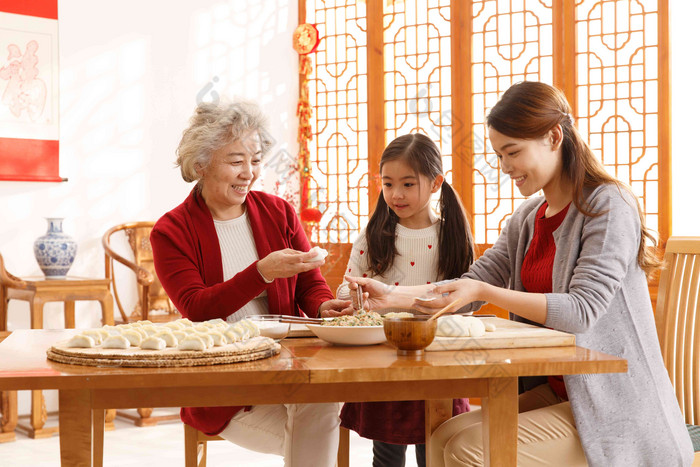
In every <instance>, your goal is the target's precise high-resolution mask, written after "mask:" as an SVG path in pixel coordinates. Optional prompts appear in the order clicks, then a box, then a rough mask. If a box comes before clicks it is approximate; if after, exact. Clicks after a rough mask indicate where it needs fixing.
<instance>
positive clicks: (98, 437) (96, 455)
mask: <svg viewBox="0 0 700 467" xmlns="http://www.w3.org/2000/svg"><path fill="white" fill-rule="evenodd" d="M92 439H93V443H92V446H93V451H92V465H94V466H95V467H102V456H103V454H104V452H103V451H104V440H105V411H104V409H95V410H93V411H92Z"/></svg>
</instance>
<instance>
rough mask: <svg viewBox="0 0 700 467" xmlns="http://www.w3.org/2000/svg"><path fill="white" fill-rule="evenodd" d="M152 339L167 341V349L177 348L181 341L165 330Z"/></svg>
mask: <svg viewBox="0 0 700 467" xmlns="http://www.w3.org/2000/svg"><path fill="white" fill-rule="evenodd" d="M183 334H184V333H183ZM152 337H157V338H159V339H163V340H164V341H165V345H166V347H177V343H178V341H179V340H178V338H177V337H175V336H174V335H173V333H172V332H170V331H165V330H163V331H160V332H159V333H158V334H154V335H153V336H152ZM183 337H184V336H183Z"/></svg>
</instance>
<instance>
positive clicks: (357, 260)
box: [338, 221, 440, 314]
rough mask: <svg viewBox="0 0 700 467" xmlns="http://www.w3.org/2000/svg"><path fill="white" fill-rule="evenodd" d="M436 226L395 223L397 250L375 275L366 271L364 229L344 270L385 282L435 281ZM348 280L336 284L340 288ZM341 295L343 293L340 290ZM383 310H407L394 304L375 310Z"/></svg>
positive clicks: (436, 255)
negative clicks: (384, 268)
mask: <svg viewBox="0 0 700 467" xmlns="http://www.w3.org/2000/svg"><path fill="white" fill-rule="evenodd" d="M439 226H440V222H439V221H438V222H436V223H434V224H433V225H431V226H430V227H426V228H424V229H409V228H408V227H404V226H402V225H401V224H397V225H396V251H397V255H396V257H395V258H394V264H393V266H392V267H391V269H390V270H389V271H387V272H386V273H385V274H384V275H382V276H374V275H373V274H372V273H371V272H370V271H369V266H368V264H369V263H368V261H367V237H366V235H365V229H363V230H362V231H361V232H360V235H359V237H358V238H357V240H356V241H355V243H354V244H353V246H352V252H351V253H350V260H349V261H348V266H347V268H346V269H345V274H347V275H349V276H355V277H371V278H373V279H376V280H378V281H380V282H382V283H384V284H387V285H409V286H410V285H423V284H431V283H433V282H436V281H438V280H439V279H438V277H437V270H438V259H439V249H438V240H439V233H440V230H439ZM345 284H347V282H343V284H341V285H340V286H339V287H338V290H339V291H340V290H341V288H343V286H344V285H345ZM340 295H341V296H342V293H341V294H340ZM374 311H377V312H378V313H381V314H384V313H388V312H390V311H407V310H401V309H397V308H386V309H383V310H374Z"/></svg>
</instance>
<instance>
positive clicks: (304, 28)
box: [292, 23, 323, 223]
mask: <svg viewBox="0 0 700 467" xmlns="http://www.w3.org/2000/svg"><path fill="white" fill-rule="evenodd" d="M319 42H320V38H319V33H318V29H316V26H314V25H313V24H309V23H304V24H300V25H299V26H298V27H297V28H296V30H295V31H294V35H293V36H292V45H293V47H294V50H296V51H297V52H298V53H299V75H300V76H301V81H300V83H299V104H298V105H297V116H298V117H299V134H298V135H297V141H298V142H299V171H300V174H299V175H300V180H299V181H300V185H301V189H300V192H301V216H300V217H301V220H302V221H303V222H308V223H318V222H320V221H321V217H322V216H323V213H322V212H321V211H320V210H319V209H318V208H316V207H315V206H311V203H310V199H309V181H310V175H311V173H310V172H311V167H310V155H309V141H311V137H312V133H311V112H312V109H311V104H310V103H309V81H308V78H309V75H311V72H312V71H313V64H312V62H311V57H310V56H309V54H310V53H312V52H314V51H316V48H317V47H318V44H319Z"/></svg>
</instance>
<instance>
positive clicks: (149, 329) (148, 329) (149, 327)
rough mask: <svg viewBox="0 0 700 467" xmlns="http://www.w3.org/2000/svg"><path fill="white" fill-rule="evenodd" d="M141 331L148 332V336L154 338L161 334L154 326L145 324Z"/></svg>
mask: <svg viewBox="0 0 700 467" xmlns="http://www.w3.org/2000/svg"><path fill="white" fill-rule="evenodd" d="M141 329H143V330H144V331H146V334H148V335H149V336H153V335H155V334H158V333H159V332H160V330H159V329H158V328H157V327H155V326H154V325H152V324H144V325H143V326H141Z"/></svg>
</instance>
